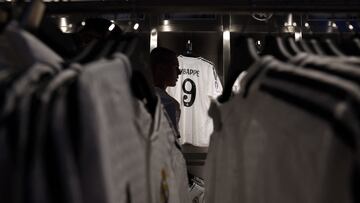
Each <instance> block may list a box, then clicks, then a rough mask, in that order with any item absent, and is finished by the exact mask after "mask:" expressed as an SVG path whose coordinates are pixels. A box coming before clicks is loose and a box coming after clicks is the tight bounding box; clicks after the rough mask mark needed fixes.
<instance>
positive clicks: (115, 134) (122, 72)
mask: <svg viewBox="0 0 360 203" xmlns="http://www.w3.org/2000/svg"><path fill="white" fill-rule="evenodd" d="M130 76H131V66H130V62H129V60H128V59H127V57H126V56H124V55H122V54H117V56H116V57H115V59H114V60H110V61H109V60H104V59H102V60H98V61H96V62H93V63H91V64H88V65H87V66H86V67H84V71H83V72H82V74H81V75H80V77H79V82H78V92H79V97H78V98H79V102H80V104H79V107H80V112H79V116H80V121H81V123H80V124H81V125H80V132H81V135H79V142H81V143H83V144H82V145H81V147H80V148H79V151H80V158H79V160H80V161H79V167H80V170H79V173H80V176H81V180H82V187H83V193H84V202H89V203H91V202H104V203H115V202H116V203H121V202H124V203H126V202H129V201H131V202H134V203H135V202H137V203H143V202H148V199H150V193H149V191H150V190H149V187H148V184H147V170H148V168H147V164H146V163H147V157H146V154H147V150H149V149H148V145H146V143H147V139H148V133H149V130H150V129H149V128H147V129H145V126H141V125H140V126H139V125H138V124H137V123H138V122H139V120H140V118H142V117H143V114H139V113H138V112H137V111H136V109H137V106H136V104H137V103H136V101H137V100H136V98H134V97H133V95H132V93H131V87H130Z"/></svg>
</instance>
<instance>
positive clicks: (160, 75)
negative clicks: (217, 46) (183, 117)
mask: <svg viewBox="0 0 360 203" xmlns="http://www.w3.org/2000/svg"><path fill="white" fill-rule="evenodd" d="M150 66H151V71H152V74H153V79H154V85H155V90H156V91H157V92H158V93H159V94H160V97H161V103H162V104H163V105H164V107H165V110H166V112H167V114H168V115H169V117H170V119H171V122H172V124H173V125H174V127H175V129H176V130H177V131H178V123H179V119H180V104H179V102H177V101H176V99H174V98H173V97H171V96H170V95H169V94H168V93H167V92H166V91H165V90H166V88H167V87H174V86H175V85H176V81H177V79H178V76H179V75H180V73H181V72H180V70H179V61H178V59H177V55H176V53H175V52H174V51H172V50H170V49H167V48H163V47H157V48H155V49H153V50H152V51H151V53H150Z"/></svg>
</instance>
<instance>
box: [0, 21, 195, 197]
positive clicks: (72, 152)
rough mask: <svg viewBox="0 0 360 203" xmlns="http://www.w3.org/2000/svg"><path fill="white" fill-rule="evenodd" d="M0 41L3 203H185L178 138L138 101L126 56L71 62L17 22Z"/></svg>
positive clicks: (158, 112)
mask: <svg viewBox="0 0 360 203" xmlns="http://www.w3.org/2000/svg"><path fill="white" fill-rule="evenodd" d="M0 40H1V42H0V46H1V52H2V53H1V59H0V60H1V66H2V67H1V73H0V75H1V79H0V83H1V88H2V91H1V96H2V98H1V102H2V103H1V107H2V114H1V126H0V128H1V132H0V133H1V135H0V145H1V147H0V151H1V153H0V167H1V169H0V170H1V175H0V176H1V177H0V179H1V181H0V190H1V191H0V194H1V196H0V201H1V202H19V203H20V202H74V203H78V202H87V203H88V202H96V203H98V202H108V203H112V202H139V203H148V202H188V201H187V199H186V198H187V192H188V184H187V175H186V164H185V160H184V158H183V156H182V154H181V151H180V150H179V148H178V147H176V145H175V143H176V138H175V131H174V129H173V127H172V126H171V125H170V122H169V119H168V117H167V116H166V114H165V113H164V109H163V107H162V106H161V104H160V103H159V102H160V100H159V99H157V100H156V103H155V106H154V109H153V114H152V113H149V112H151V110H150V111H149V108H147V104H148V103H149V102H148V103H144V102H143V101H140V100H139V99H138V98H137V97H135V96H134V95H136V94H137V93H134V90H133V89H134V87H133V86H135V88H136V84H134V83H135V82H139V81H133V80H134V76H133V75H134V71H133V68H134V67H132V66H131V63H130V61H129V58H128V56H127V55H125V54H123V53H121V52H116V53H114V54H112V56H111V58H105V57H104V58H99V59H97V60H94V61H90V62H89V63H86V64H82V65H80V64H79V63H65V62H64V60H63V59H62V58H61V57H60V56H58V55H57V54H56V53H55V52H54V51H53V50H51V49H50V48H49V47H47V46H46V45H45V44H43V43H42V42H41V41H40V40H38V39H37V38H36V37H35V36H34V35H32V34H30V33H29V32H27V31H25V30H24V29H22V28H20V27H19V26H18V24H17V23H16V22H12V23H10V24H9V25H8V26H7V27H6V28H5V30H4V31H3V32H2V33H1V35H0ZM141 88H142V87H138V90H137V92H141V91H144V88H143V89H141ZM145 99H146V98H145Z"/></svg>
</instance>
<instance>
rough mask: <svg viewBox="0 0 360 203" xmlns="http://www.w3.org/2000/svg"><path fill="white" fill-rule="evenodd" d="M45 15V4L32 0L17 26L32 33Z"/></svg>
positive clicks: (40, 0)
mask: <svg viewBox="0 0 360 203" xmlns="http://www.w3.org/2000/svg"><path fill="white" fill-rule="evenodd" d="M44 13H45V4H44V2H43V1H42V0H33V1H31V3H30V4H29V5H28V7H27V8H26V9H25V12H24V13H23V14H22V15H21V16H20V21H19V24H20V26H21V27H22V28H24V29H25V30H28V31H30V32H34V31H36V30H37V29H38V27H39V25H40V23H41V20H42V18H43V16H44Z"/></svg>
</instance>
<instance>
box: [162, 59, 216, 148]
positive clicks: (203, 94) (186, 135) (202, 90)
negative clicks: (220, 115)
mask: <svg viewBox="0 0 360 203" xmlns="http://www.w3.org/2000/svg"><path fill="white" fill-rule="evenodd" d="M178 60H179V69H180V71H181V74H180V75H179V79H178V81H177V83H176V86H175V87H169V88H167V90H166V91H167V92H168V93H169V95H170V96H172V97H174V98H175V99H176V100H177V101H178V102H179V103H180V108H181V116H180V123H179V131H180V136H181V137H180V141H181V144H185V143H189V144H192V145H194V146H200V147H207V146H208V145H209V139H210V135H211V133H212V132H213V123H212V120H211V118H210V117H209V116H208V113H207V111H208V109H209V106H210V101H211V98H216V97H217V96H219V95H220V94H221V93H222V85H221V82H220V80H219V77H218V76H217V74H216V72H215V68H214V65H213V64H212V63H211V62H209V61H207V60H206V59H203V58H201V57H186V56H181V55H180V56H179V57H178Z"/></svg>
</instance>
